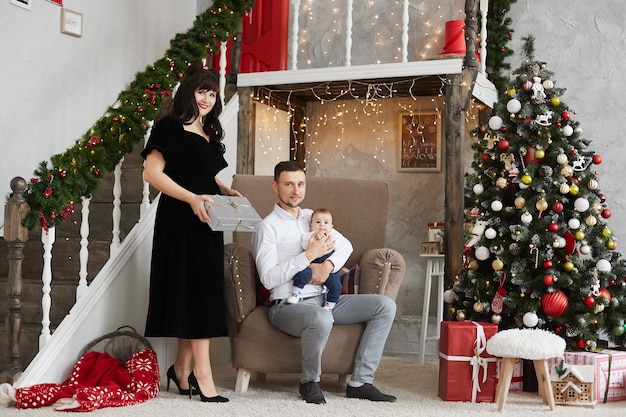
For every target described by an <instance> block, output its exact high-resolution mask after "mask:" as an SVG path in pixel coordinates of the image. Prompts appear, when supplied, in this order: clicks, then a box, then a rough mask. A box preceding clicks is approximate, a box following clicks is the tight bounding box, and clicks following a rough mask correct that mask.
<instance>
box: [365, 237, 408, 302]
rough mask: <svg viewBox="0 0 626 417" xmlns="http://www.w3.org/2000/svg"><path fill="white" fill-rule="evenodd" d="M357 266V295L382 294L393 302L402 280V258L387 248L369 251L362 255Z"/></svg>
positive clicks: (404, 266)
mask: <svg viewBox="0 0 626 417" xmlns="http://www.w3.org/2000/svg"><path fill="white" fill-rule="evenodd" d="M359 265H360V267H361V280H360V281H359V293H361V294H384V295H386V296H388V297H390V298H392V299H393V300H394V301H395V299H396V297H397V296H398V291H399V290H400V285H401V284H402V280H403V279H404V272H405V269H406V264H405V262H404V257H403V256H402V255H401V254H400V253H399V252H397V251H395V250H393V249H389V248H382V249H370V250H368V251H366V252H365V253H364V254H363V257H362V258H361V262H360V263H359Z"/></svg>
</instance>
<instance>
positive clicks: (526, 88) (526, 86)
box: [522, 80, 533, 91]
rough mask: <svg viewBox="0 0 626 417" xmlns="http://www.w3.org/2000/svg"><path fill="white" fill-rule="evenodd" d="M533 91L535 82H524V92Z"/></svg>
mask: <svg viewBox="0 0 626 417" xmlns="http://www.w3.org/2000/svg"><path fill="white" fill-rule="evenodd" d="M532 89H533V82H532V81H530V80H527V81H524V84H522V90H524V91H530V90H532Z"/></svg>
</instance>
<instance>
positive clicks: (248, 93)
mask: <svg viewBox="0 0 626 417" xmlns="http://www.w3.org/2000/svg"><path fill="white" fill-rule="evenodd" d="M237 92H238V93H239V114H238V116H237V156H238V157H237V171H236V173H237V174H254V146H255V144H254V120H255V108H254V104H253V103H252V88H251V87H239V88H238V89H237Z"/></svg>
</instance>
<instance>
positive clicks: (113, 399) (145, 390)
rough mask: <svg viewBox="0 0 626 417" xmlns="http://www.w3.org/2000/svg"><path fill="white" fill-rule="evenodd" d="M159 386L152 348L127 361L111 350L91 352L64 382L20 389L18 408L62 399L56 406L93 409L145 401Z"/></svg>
mask: <svg viewBox="0 0 626 417" xmlns="http://www.w3.org/2000/svg"><path fill="white" fill-rule="evenodd" d="M159 388H160V377H159V364H158V362H157V357H156V353H155V352H154V351H153V350H151V349H144V350H142V351H139V352H137V353H135V354H133V355H132V356H131V357H130V358H129V359H128V361H127V362H126V363H125V364H123V363H122V362H120V361H119V360H117V359H115V358H113V357H111V356H110V355H109V354H108V353H101V352H88V353H87V354H86V355H85V356H83V357H82V358H80V360H79V361H78V362H77V363H76V365H74V369H73V370H72V375H71V376H70V377H69V378H68V379H67V380H66V381H65V382H63V383H62V384H37V385H33V386H31V387H27V388H18V389H16V390H15V398H16V400H17V408H39V407H45V406H49V405H53V404H55V403H57V402H61V403H62V404H60V405H58V406H56V407H55V409H57V410H62V411H92V410H95V409H97V408H105V407H120V406H123V405H131V404H138V403H141V402H144V401H146V400H148V399H150V398H154V397H156V396H157V395H158V393H159ZM68 399H69V400H68Z"/></svg>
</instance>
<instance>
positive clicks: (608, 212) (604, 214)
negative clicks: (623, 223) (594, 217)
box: [600, 209, 611, 219]
mask: <svg viewBox="0 0 626 417" xmlns="http://www.w3.org/2000/svg"><path fill="white" fill-rule="evenodd" d="M600 215H601V216H602V217H603V218H605V219H608V218H609V217H611V210H609V209H604V210H602V212H601V213H600Z"/></svg>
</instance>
